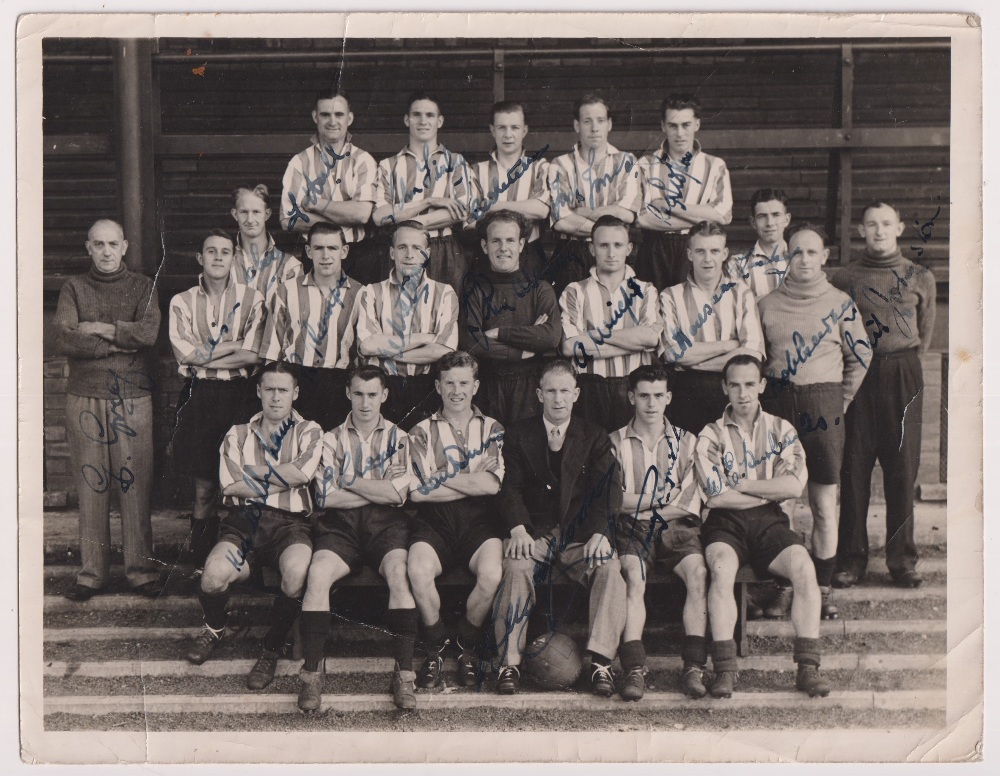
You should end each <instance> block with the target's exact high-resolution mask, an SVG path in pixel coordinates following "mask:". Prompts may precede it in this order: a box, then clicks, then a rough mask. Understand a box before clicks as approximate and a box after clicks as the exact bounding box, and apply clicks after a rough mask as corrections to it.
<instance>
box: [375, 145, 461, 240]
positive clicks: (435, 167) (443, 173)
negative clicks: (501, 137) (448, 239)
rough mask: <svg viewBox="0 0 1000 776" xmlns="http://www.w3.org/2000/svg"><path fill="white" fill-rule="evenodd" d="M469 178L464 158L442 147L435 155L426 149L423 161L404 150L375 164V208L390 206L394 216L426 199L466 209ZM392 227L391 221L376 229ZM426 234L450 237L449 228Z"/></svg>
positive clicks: (388, 220)
mask: <svg viewBox="0 0 1000 776" xmlns="http://www.w3.org/2000/svg"><path fill="white" fill-rule="evenodd" d="M470 177H471V173H470V170H469V166H468V164H467V163H466V161H465V158H464V157H463V156H462V155H461V154H455V153H452V152H451V151H449V150H448V149H447V148H445V147H444V146H443V145H438V147H437V149H436V150H434V151H431V150H430V149H429V148H426V149H425V152H424V154H423V156H422V157H417V155H416V154H414V153H413V151H411V150H410V148H409V146H407V147H406V148H404V149H403V150H402V151H400V152H399V153H398V154H396V155H395V156H390V157H389V158H388V159H383V160H382V161H381V162H379V163H378V178H377V181H376V186H375V207H376V209H377V208H380V207H384V206H385V205H391V206H392V212H393V213H395V212H396V211H397V209H399V208H402V207H403V205H405V204H407V203H409V202H419V201H420V200H422V199H427V198H428V197H447V198H448V199H453V200H455V201H456V202H462V203H464V204H465V206H466V207H468V206H469V205H470V204H471V201H472V196H473V192H472V183H471V182H470V180H469V179H470ZM391 223H392V221H391V219H386V223H382V224H377V226H390V225H391ZM427 233H428V235H429V236H430V237H431V238H434V237H444V236H446V235H449V234H451V233H452V228H451V227H450V226H446V227H443V228H441V229H430V230H428V232H427Z"/></svg>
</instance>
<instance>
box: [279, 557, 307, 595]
mask: <svg viewBox="0 0 1000 776" xmlns="http://www.w3.org/2000/svg"><path fill="white" fill-rule="evenodd" d="M308 573H309V565H308V563H303V564H295V565H294V566H292V567H291V568H287V569H284V570H283V571H282V574H281V592H282V593H284V594H285V595H287V596H288V597H289V598H298V597H299V596H301V595H302V591H303V590H304V589H305V586H306V576H307V575H308Z"/></svg>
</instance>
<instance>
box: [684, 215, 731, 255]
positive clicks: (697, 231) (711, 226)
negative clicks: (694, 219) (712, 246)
mask: <svg viewBox="0 0 1000 776" xmlns="http://www.w3.org/2000/svg"><path fill="white" fill-rule="evenodd" d="M699 236H700V237H725V238H727V239H728V235H727V233H726V228H725V227H724V226H723V225H722V224H717V223H715V221H699V222H698V223H697V224H695V225H694V226H692V227H691V231H690V232H688V238H687V246H688V247H689V248H690V247H691V238H692V237H699Z"/></svg>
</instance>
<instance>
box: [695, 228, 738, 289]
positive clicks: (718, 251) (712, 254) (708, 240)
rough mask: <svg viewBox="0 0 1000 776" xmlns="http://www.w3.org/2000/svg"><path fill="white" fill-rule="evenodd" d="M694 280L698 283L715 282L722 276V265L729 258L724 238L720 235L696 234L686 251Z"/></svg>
mask: <svg viewBox="0 0 1000 776" xmlns="http://www.w3.org/2000/svg"><path fill="white" fill-rule="evenodd" d="M687 255H688V261H690V262H691V266H692V269H693V271H694V278H695V280H697V281H698V282H699V283H705V282H711V281H713V280H717V279H718V278H719V277H720V276H721V275H722V265H723V263H724V262H725V261H726V258H727V257H728V256H729V249H728V248H726V238H725V237H724V236H722V235H721V234H715V235H704V234H696V235H695V236H694V237H692V238H691V241H690V243H689V244H688V249H687Z"/></svg>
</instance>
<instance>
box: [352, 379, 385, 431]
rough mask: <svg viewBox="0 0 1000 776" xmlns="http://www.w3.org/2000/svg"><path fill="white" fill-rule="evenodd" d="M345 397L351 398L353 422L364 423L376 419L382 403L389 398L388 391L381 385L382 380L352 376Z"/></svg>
mask: <svg viewBox="0 0 1000 776" xmlns="http://www.w3.org/2000/svg"><path fill="white" fill-rule="evenodd" d="M347 398H348V399H350V400H351V414H352V415H353V416H354V422H355V423H360V424H362V425H364V424H365V423H369V422H371V421H374V420H377V419H378V416H379V414H380V413H381V412H382V404H383V403H384V402H385V400H386V399H388V398H389V391H388V389H386V388H383V387H382V381H381V380H379V379H378V378H377V377H376V378H374V379H372V380H359V379H358V378H357V377H354V378H352V379H351V384H350V385H349V386H348V387H347Z"/></svg>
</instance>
